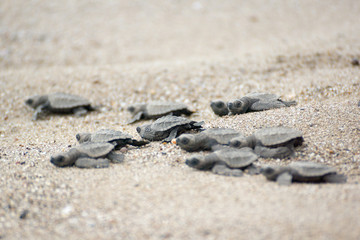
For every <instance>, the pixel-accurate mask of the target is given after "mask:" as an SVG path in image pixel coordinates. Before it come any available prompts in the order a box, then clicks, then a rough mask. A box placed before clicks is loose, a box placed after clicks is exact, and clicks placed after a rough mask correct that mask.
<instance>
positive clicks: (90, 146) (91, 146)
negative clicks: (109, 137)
mask: <svg viewBox="0 0 360 240" xmlns="http://www.w3.org/2000/svg"><path fill="white" fill-rule="evenodd" d="M114 147H115V146H114V145H113V144H111V143H104V142H95V143H94V142H87V143H83V144H80V145H79V146H77V147H74V148H71V149H70V150H69V151H68V152H65V153H60V154H57V155H55V156H52V157H51V158H50V162H51V163H52V164H54V165H55V166H58V167H67V166H72V165H74V164H75V166H77V167H79V168H105V167H108V166H109V160H110V161H112V162H114V163H120V162H122V161H123V160H124V155H123V154H117V153H114V152H113V150H114Z"/></svg>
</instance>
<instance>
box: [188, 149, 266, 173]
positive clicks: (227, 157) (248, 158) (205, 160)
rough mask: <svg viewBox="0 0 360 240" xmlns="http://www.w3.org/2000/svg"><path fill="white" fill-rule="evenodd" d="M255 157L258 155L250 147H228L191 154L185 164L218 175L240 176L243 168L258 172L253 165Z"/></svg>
mask: <svg viewBox="0 0 360 240" xmlns="http://www.w3.org/2000/svg"><path fill="white" fill-rule="evenodd" d="M257 159H258V156H257V155H256V154H255V153H254V152H253V150H252V149H251V148H243V149H236V148H228V149H222V150H218V151H215V152H213V153H211V154H209V155H206V156H202V155H195V156H192V157H191V158H189V159H187V160H186V161H185V164H186V165H188V166H189V167H193V168H196V169H198V170H211V171H212V172H213V173H216V174H220V175H225V176H236V177H240V176H242V175H243V170H245V169H246V170H247V171H248V172H249V174H257V173H259V169H258V168H257V167H256V166H255V165H253V163H254V162H255V161H256V160H257Z"/></svg>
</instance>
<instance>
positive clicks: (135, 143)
mask: <svg viewBox="0 0 360 240" xmlns="http://www.w3.org/2000/svg"><path fill="white" fill-rule="evenodd" d="M149 143H150V141H148V140H136V139H131V140H130V141H129V142H128V144H130V145H133V146H136V147H141V146H144V145H146V144H149Z"/></svg>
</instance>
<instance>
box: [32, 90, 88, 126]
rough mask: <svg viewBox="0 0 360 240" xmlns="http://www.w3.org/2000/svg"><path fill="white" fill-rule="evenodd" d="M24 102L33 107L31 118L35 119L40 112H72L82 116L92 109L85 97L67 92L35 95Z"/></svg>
mask: <svg viewBox="0 0 360 240" xmlns="http://www.w3.org/2000/svg"><path fill="white" fill-rule="evenodd" d="M25 103H26V104H27V105H28V106H30V107H32V108H34V109H35V113H34V115H33V120H37V119H38V117H39V115H40V114H42V113H46V112H51V113H73V114H75V115H77V116H82V115H84V114H86V113H87V112H88V111H91V110H94V108H93V107H92V106H91V103H90V102H89V101H88V100H87V99H85V98H82V97H80V96H76V95H72V94H67V93H52V94H48V95H35V96H32V97H30V98H28V99H27V100H26V101H25Z"/></svg>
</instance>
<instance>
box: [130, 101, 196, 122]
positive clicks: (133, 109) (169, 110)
mask: <svg viewBox="0 0 360 240" xmlns="http://www.w3.org/2000/svg"><path fill="white" fill-rule="evenodd" d="M128 111H129V112H130V113H131V114H132V118H131V119H130V121H129V122H128V123H134V122H136V121H139V120H141V119H156V118H160V117H162V116H166V115H174V116H180V115H182V114H184V115H187V116H190V115H191V114H193V113H194V112H193V111H190V110H189V109H188V107H187V106H186V105H185V104H183V103H176V102H160V101H156V102H150V103H137V104H133V105H131V106H130V107H128Z"/></svg>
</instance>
